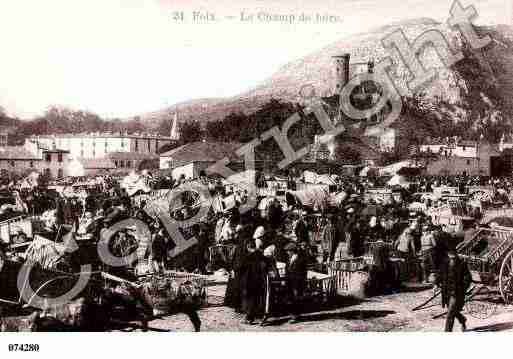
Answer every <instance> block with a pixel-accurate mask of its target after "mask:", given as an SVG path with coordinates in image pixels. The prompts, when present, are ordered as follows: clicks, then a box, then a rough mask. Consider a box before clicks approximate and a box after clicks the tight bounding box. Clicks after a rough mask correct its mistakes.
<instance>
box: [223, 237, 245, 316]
mask: <svg viewBox="0 0 513 359" xmlns="http://www.w3.org/2000/svg"><path fill="white" fill-rule="evenodd" d="M245 232H246V231H238V232H237V234H236V238H235V240H236V244H235V249H234V255H233V258H232V261H231V268H229V269H230V278H229V279H228V284H227V285H226V294H225V296H224V305H226V306H227V307H230V308H234V309H235V311H236V312H241V311H242V300H241V285H240V281H241V270H242V267H243V265H244V261H245V259H246V255H247V250H246V245H247V240H248V239H247V237H246V236H245V235H244V233H245Z"/></svg>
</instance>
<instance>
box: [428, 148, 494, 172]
mask: <svg viewBox="0 0 513 359" xmlns="http://www.w3.org/2000/svg"><path fill="white" fill-rule="evenodd" d="M421 150H424V151H426V152H431V153H434V154H438V159H437V160H435V161H433V162H430V163H428V165H427V168H426V170H427V174H429V175H444V176H454V175H467V176H478V175H479V176H494V175H496V174H497V172H498V171H500V168H497V167H498V166H497V165H500V157H499V151H498V150H497V146H494V145H492V144H489V143H487V142H475V141H460V142H457V143H452V144H439V143H437V144H433V145H425V146H421Z"/></svg>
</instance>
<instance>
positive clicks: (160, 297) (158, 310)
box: [142, 276, 206, 316]
mask: <svg viewBox="0 0 513 359" xmlns="http://www.w3.org/2000/svg"><path fill="white" fill-rule="evenodd" d="M142 287H143V293H144V296H145V298H146V299H147V300H148V301H149V302H150V304H151V306H152V307H153V314H154V315H156V316H159V315H166V314H171V313H174V312H176V311H179V310H181V308H183V307H184V306H189V307H192V308H194V309H199V307H201V305H202V304H203V302H204V300H205V293H206V292H205V289H204V285H203V280H202V279H201V280H194V279H187V280H180V279H179V278H170V277H165V276H152V277H151V278H150V279H149V281H148V282H145V283H144V284H143V286H142Z"/></svg>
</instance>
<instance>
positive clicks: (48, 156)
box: [45, 153, 52, 162]
mask: <svg viewBox="0 0 513 359" xmlns="http://www.w3.org/2000/svg"><path fill="white" fill-rule="evenodd" d="M45 160H46V162H51V161H52V154H51V153H47V154H46V155H45Z"/></svg>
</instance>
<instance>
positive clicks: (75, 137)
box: [28, 133, 175, 159]
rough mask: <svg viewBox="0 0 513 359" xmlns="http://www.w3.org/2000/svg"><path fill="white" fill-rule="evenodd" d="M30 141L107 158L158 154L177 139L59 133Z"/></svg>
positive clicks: (76, 154) (75, 154)
mask: <svg viewBox="0 0 513 359" xmlns="http://www.w3.org/2000/svg"><path fill="white" fill-rule="evenodd" d="M28 141H31V142H35V143H37V144H39V145H40V146H42V147H45V148H58V149H61V150H66V151H69V153H70V154H71V156H73V157H75V158H86V159H92V158H105V157H106V156H107V155H108V154H109V153H117V152H125V153H144V154H154V155H158V152H159V149H160V148H161V147H162V146H165V145H169V144H171V143H173V142H174V141H175V140H173V139H171V137H163V136H158V135H149V134H130V135H128V134H112V133H90V134H62V135H61V134H58V135H48V136H33V137H31V138H30V139H29V140H28Z"/></svg>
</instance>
